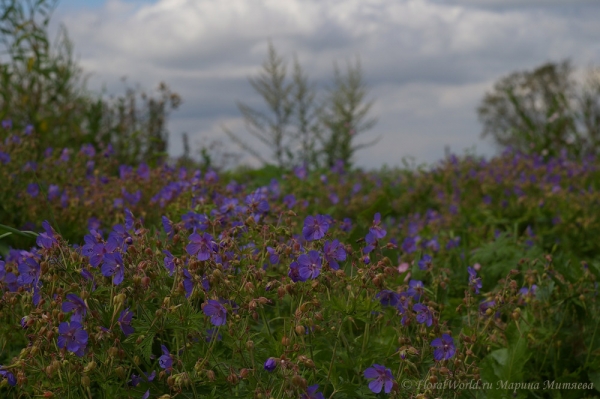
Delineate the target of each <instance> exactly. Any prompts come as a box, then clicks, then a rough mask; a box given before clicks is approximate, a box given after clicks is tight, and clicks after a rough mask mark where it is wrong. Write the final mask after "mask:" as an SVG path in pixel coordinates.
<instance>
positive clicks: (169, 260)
mask: <svg viewBox="0 0 600 399" xmlns="http://www.w3.org/2000/svg"><path fill="white" fill-rule="evenodd" d="M163 254H165V255H166V256H165V259H164V262H165V268H166V269H167V270H168V271H169V276H172V275H173V273H174V272H175V262H174V261H173V254H171V252H169V251H167V250H166V249H165V250H164V251H163Z"/></svg>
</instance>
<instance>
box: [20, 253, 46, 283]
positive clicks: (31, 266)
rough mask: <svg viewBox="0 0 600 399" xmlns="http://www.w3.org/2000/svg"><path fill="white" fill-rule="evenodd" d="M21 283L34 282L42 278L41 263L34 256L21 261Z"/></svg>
mask: <svg viewBox="0 0 600 399" xmlns="http://www.w3.org/2000/svg"><path fill="white" fill-rule="evenodd" d="M18 269H19V277H18V279H17V282H18V283H19V285H25V284H34V283H35V282H37V281H38V280H39V278H40V274H41V269H40V265H39V263H37V262H36V261H35V259H33V258H25V259H24V260H22V261H21V262H20V263H19V266H18Z"/></svg>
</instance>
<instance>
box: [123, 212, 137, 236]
mask: <svg viewBox="0 0 600 399" xmlns="http://www.w3.org/2000/svg"><path fill="white" fill-rule="evenodd" d="M134 225H135V218H134V217H133V213H131V211H130V210H129V208H125V230H127V231H130V230H132V229H133V227H134Z"/></svg>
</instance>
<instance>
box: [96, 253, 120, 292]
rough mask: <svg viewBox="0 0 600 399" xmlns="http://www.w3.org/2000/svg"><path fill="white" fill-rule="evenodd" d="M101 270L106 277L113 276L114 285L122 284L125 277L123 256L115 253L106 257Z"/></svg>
mask: <svg viewBox="0 0 600 399" xmlns="http://www.w3.org/2000/svg"><path fill="white" fill-rule="evenodd" d="M100 270H101V271H102V275H104V276H105V277H110V276H113V280H112V282H113V284H114V285H119V284H121V283H122V282H123V278H124V277H125V266H124V265H123V258H122V257H121V254H120V253H119V252H115V253H112V254H106V255H104V262H103V263H102V267H101V269H100Z"/></svg>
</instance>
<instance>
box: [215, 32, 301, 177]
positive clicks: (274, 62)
mask: <svg viewBox="0 0 600 399" xmlns="http://www.w3.org/2000/svg"><path fill="white" fill-rule="evenodd" d="M262 69H263V71H262V73H261V74H260V75H259V76H258V77H257V78H249V79H248V80H249V82H250V84H251V85H252V87H253V88H254V90H256V91H257V92H258V93H259V94H260V95H261V96H262V98H263V99H264V100H265V102H266V103H267V106H268V108H269V112H270V113H271V115H268V114H266V113H264V112H260V111H257V110H255V109H253V108H251V107H250V106H248V105H246V104H244V103H241V102H239V101H238V102H237V107H238V109H239V110H240V112H241V113H242V115H243V117H244V122H245V124H246V128H247V129H248V132H249V133H250V134H251V135H253V136H254V137H256V138H257V139H259V140H260V141H261V142H262V143H263V144H264V145H266V146H267V147H269V148H270V149H271V151H272V152H273V157H274V158H275V162H276V163H277V165H278V166H284V165H285V164H286V163H287V162H289V161H291V159H290V158H291V157H293V154H291V153H289V152H288V151H286V149H289V148H290V144H289V143H288V141H289V140H290V135H289V132H287V129H288V128H289V125H290V123H291V118H292V112H293V110H294V109H293V108H294V107H293V102H292V99H291V97H292V91H293V85H292V84H290V83H286V81H285V78H286V69H287V68H286V65H285V63H284V61H283V59H282V58H281V57H280V56H279V55H277V51H276V50H275V47H274V46H273V44H272V43H269V55H268V58H267V60H266V61H265V62H264V63H263V65H262ZM225 132H226V133H227V135H228V136H229V137H231V138H232V140H233V141H235V142H236V143H238V144H239V145H240V146H241V147H242V148H243V149H244V150H245V151H247V152H249V153H251V154H252V155H254V156H255V157H257V158H258V159H260V160H261V161H262V162H263V163H267V161H266V160H265V159H264V158H263V157H262V156H261V155H260V153H259V152H258V151H256V150H254V149H253V148H252V147H251V146H250V145H248V144H247V143H245V142H244V141H243V140H241V139H240V138H239V137H238V136H236V135H235V134H233V133H232V132H230V131H229V130H225Z"/></svg>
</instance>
